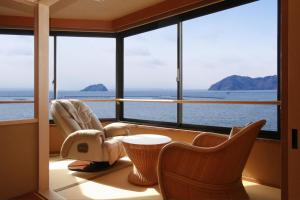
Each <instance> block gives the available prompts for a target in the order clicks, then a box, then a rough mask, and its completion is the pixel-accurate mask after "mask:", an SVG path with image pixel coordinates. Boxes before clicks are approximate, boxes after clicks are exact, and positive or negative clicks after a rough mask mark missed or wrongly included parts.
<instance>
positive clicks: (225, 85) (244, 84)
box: [208, 75, 278, 90]
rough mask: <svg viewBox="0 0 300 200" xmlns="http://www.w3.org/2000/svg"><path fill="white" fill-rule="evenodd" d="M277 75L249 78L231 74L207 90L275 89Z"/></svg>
mask: <svg viewBox="0 0 300 200" xmlns="http://www.w3.org/2000/svg"><path fill="white" fill-rule="evenodd" d="M277 80H278V78H277V75H274V76H266V77H258V78H251V77H248V76H238V75H232V76H228V77H226V78H224V79H222V80H221V81H218V82H216V83H214V84H213V85H211V86H210V87H209V89H208V90H277Z"/></svg>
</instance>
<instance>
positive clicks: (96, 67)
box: [57, 37, 116, 118]
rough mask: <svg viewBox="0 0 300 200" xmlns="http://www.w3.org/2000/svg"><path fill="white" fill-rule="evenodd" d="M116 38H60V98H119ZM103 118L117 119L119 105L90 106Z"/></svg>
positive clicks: (108, 103) (101, 104)
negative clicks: (116, 86) (116, 90)
mask: <svg viewBox="0 0 300 200" xmlns="http://www.w3.org/2000/svg"><path fill="white" fill-rule="evenodd" d="M115 43H116V42H115V39H114V38H88V37H57V88H58V98H64V99H114V98H115V76H116V75H115V60H116V58H115V48H116V47H115V46H116V45H115ZM88 105H89V106H90V107H91V108H92V110H93V112H95V113H96V114H97V116H98V117H99V118H115V103H114V102H105V103H98V102H97V103H88Z"/></svg>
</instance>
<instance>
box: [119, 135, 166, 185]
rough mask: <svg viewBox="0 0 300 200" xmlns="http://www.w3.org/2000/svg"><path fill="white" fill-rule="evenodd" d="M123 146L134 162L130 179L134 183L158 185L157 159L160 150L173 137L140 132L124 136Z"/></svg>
mask: <svg viewBox="0 0 300 200" xmlns="http://www.w3.org/2000/svg"><path fill="white" fill-rule="evenodd" d="M122 142H123V146H124V148H125V150H126V153H127V155H128V157H129V158H130V159H131V161H132V163H133V171H131V172H130V173H129V175H128V181H129V182H130V183H132V184H134V185H140V186H149V185H156V184H157V183H158V181H157V161H158V155H159V152H160V150H161V149H162V148H163V147H164V146H165V145H166V144H167V143H169V142H171V138H169V137H167V136H162V135H155V134H138V135H131V136H127V137H124V138H123V140H122Z"/></svg>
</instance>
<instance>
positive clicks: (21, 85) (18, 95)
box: [0, 34, 34, 120]
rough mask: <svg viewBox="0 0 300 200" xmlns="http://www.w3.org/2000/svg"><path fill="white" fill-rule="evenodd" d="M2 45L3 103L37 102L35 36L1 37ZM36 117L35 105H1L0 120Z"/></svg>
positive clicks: (0, 94)
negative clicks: (35, 90)
mask: <svg viewBox="0 0 300 200" xmlns="http://www.w3.org/2000/svg"><path fill="white" fill-rule="evenodd" d="M0 44H1V45H0V61H1V62H0V74H1V78H0V101H2V102H3V101H33V96H34V89H33V88H34V40H33V36H25V35H4V34H1V35H0ZM33 117H34V105H33V103H9V104H4V103H0V120H17V119H30V118H33Z"/></svg>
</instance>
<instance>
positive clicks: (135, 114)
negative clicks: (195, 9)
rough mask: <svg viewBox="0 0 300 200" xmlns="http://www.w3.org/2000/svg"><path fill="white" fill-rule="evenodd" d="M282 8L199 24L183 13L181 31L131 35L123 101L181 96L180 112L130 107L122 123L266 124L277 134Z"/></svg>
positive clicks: (243, 9)
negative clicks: (279, 13)
mask: <svg viewBox="0 0 300 200" xmlns="http://www.w3.org/2000/svg"><path fill="white" fill-rule="evenodd" d="M277 6H278V5H277V1H273V0H261V1H255V2H252V3H249V4H245V5H241V6H237V7H234V8H230V9H226V10H223V11H220V12H216V13H212V14H208V15H204V16H200V17H197V18H190V16H191V15H184V14H183V15H180V16H178V17H176V18H174V20H175V21H177V22H178V26H177V25H172V26H168V27H164V28H159V29H155V30H152V31H148V32H144V33H140V31H141V30H142V28H137V29H135V30H133V31H132V30H131V31H130V32H129V33H128V34H129V35H130V34H133V35H131V36H128V37H125V39H124V98H128V99H155V100H160V99H177V98H179V100H180V97H181V96H180V94H182V99H183V105H182V107H181V106H177V105H176V103H173V104H172V103H170V104H168V103H161V102H151V103H149V102H141V101H138V100H136V101H134V100H130V102H126V101H125V103H124V118H125V119H129V120H134V119H138V120H147V121H160V122H179V123H182V125H183V126H185V125H189V126H190V125H192V126H193V125H196V126H197V125H201V126H206V127H207V128H208V129H211V130H215V129H214V127H225V128H230V127H232V126H243V125H245V124H247V123H249V122H253V121H256V120H259V119H266V120H267V124H266V125H265V126H264V128H263V129H264V130H266V131H278V105H277V100H278V92H277V89H278V88H277V86H278V74H277V73H278V66H277V64H278V55H277V54H278V49H277V43H278V41H277V39H278V35H277V33H278V24H277V23H278V21H277V19H278V16H277V15H278V11H277V9H278V8H277ZM229 7H230V6H229ZM201 14H202V13H201V10H199V15H201ZM187 18H189V19H187ZM156 25H157V26H160V23H157V24H156ZM151 27H153V26H152V25H150V26H147V25H146V26H145V27H144V28H145V29H148V28H150V29H151ZM178 27H182V29H181V30H182V32H181V31H180V30H179V31H178ZM135 31H137V32H136V33H137V34H135V35H134V32H135ZM177 39H178V40H177ZM177 44H182V46H181V45H177ZM180 58H182V60H178V59H180ZM181 61H182V65H181ZM180 67H182V68H180ZM177 68H179V69H182V71H180V70H179V71H177ZM176 77H177V78H178V79H177V81H179V82H176ZM180 77H182V80H181V79H180ZM181 86H182V87H181ZM177 87H178V88H179V91H177ZM181 88H182V90H181ZM177 95H179V96H178V97H177ZM189 100H192V101H193V103H189ZM203 100H204V101H205V102H206V103H203V102H201V101H203ZM195 101H198V102H197V103H195ZM218 101H219V103H218ZM220 101H222V102H220ZM246 102H248V103H246ZM267 102H268V103H267ZM264 103H265V104H264ZM196 126H194V127H196ZM219 130H220V129H219ZM224 130H228V129H224ZM270 137H271V136H270Z"/></svg>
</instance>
